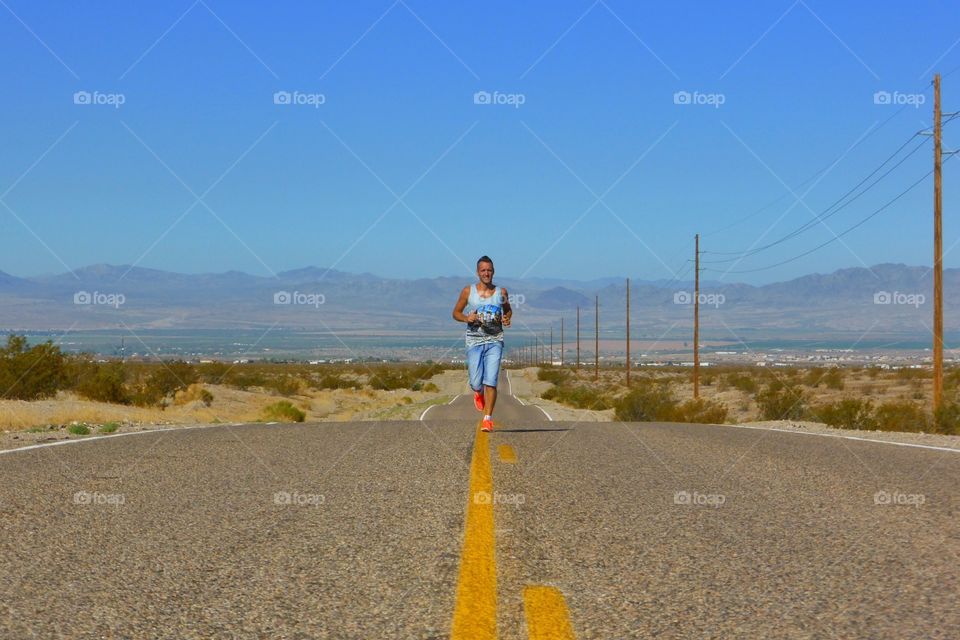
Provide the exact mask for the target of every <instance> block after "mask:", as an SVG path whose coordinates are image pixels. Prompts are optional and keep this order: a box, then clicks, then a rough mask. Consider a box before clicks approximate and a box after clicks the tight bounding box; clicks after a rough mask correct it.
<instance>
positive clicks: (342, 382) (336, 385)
mask: <svg viewBox="0 0 960 640" xmlns="http://www.w3.org/2000/svg"><path fill="white" fill-rule="evenodd" d="M313 386H314V387H315V388H317V389H360V388H361V387H362V386H363V385H362V384H360V383H359V382H357V381H356V380H350V379H348V378H344V377H343V376H340V375H337V374H335V373H333V374H327V375H325V376H323V377H322V378H320V380H319V381H313ZM434 386H436V385H434Z"/></svg>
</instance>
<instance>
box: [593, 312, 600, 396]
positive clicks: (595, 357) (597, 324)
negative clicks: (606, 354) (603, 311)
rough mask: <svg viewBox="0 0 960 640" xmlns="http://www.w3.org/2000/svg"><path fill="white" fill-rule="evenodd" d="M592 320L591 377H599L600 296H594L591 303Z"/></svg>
mask: <svg viewBox="0 0 960 640" xmlns="http://www.w3.org/2000/svg"><path fill="white" fill-rule="evenodd" d="M593 309H594V316H595V317H594V321H593V335H594V347H593V379H594V380H599V379H600V296H596V299H595V301H594V303H593Z"/></svg>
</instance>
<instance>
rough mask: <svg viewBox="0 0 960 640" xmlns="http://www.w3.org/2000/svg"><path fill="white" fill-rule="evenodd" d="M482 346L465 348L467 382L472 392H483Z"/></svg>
mask: <svg viewBox="0 0 960 640" xmlns="http://www.w3.org/2000/svg"><path fill="white" fill-rule="evenodd" d="M482 358H483V345H480V346H476V347H468V348H467V382H468V384H469V385H470V388H471V389H473V390H474V391H483V362H482Z"/></svg>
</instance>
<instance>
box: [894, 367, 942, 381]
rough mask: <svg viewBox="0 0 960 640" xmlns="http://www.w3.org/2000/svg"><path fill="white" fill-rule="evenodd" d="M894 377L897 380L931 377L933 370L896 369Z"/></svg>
mask: <svg viewBox="0 0 960 640" xmlns="http://www.w3.org/2000/svg"><path fill="white" fill-rule="evenodd" d="M895 375H896V378H897V379H898V380H925V379H928V378H932V377H933V372H931V371H926V370H924V369H909V368H905V369H897V370H896V374H895Z"/></svg>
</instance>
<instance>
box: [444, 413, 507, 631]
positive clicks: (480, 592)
mask: <svg viewBox="0 0 960 640" xmlns="http://www.w3.org/2000/svg"><path fill="white" fill-rule="evenodd" d="M495 544H496V541H495V538H494V533H493V474H492V472H491V469H490V434H489V433H485V432H483V431H480V423H479V422H478V423H477V429H476V435H475V438H474V443H473V457H472V459H471V461H470V494H469V496H468V499H467V518H466V526H465V528H464V534H463V549H462V550H461V552H460V577H459V578H458V580H457V599H456V605H455V607H454V611H453V625H452V627H451V630H450V638H451V640H459V639H466V638H471V639H475V640H486V639H488V638H489V639H495V638H496V637H497V565H496V560H495V558H494V547H495Z"/></svg>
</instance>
